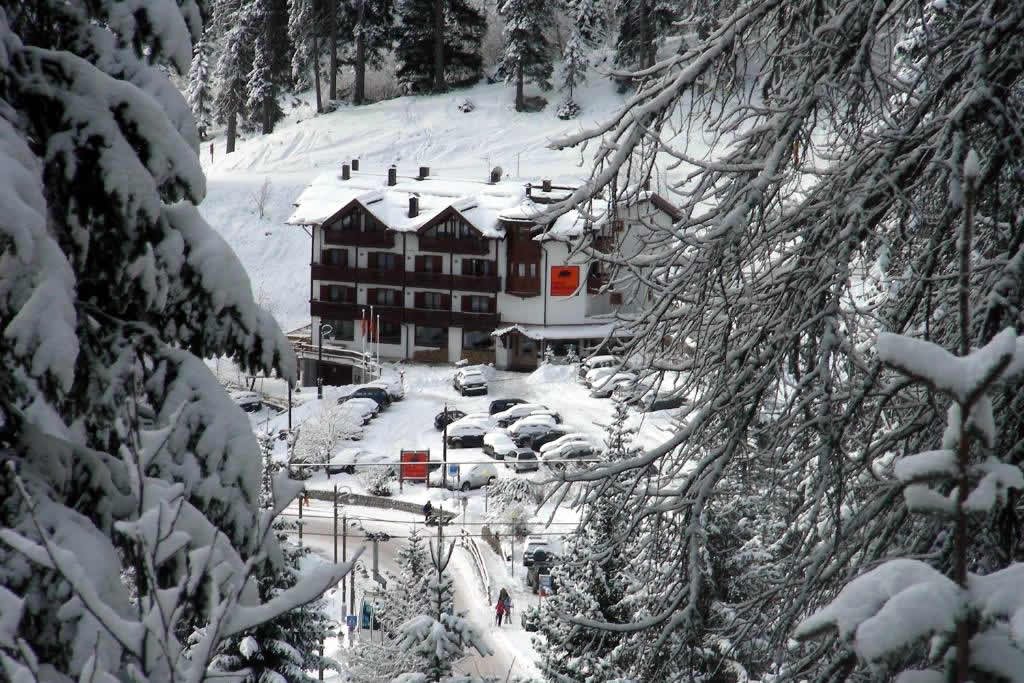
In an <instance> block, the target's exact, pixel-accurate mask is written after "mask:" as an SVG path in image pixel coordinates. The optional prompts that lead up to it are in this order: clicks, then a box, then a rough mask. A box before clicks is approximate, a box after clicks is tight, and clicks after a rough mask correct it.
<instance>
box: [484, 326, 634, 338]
mask: <svg viewBox="0 0 1024 683" xmlns="http://www.w3.org/2000/svg"><path fill="white" fill-rule="evenodd" d="M510 332H518V333H519V334H521V335H523V336H524V337H529V338H530V339H535V340H537V341H545V340H558V339H605V338H607V337H620V336H624V335H622V334H617V333H616V330H615V323H613V322H608V323H590V324H586V325H521V324H515V325H510V326H508V327H502V328H500V329H497V330H495V331H494V332H492V333H491V334H492V335H493V336H495V337H502V336H504V335H506V334H509V333H510Z"/></svg>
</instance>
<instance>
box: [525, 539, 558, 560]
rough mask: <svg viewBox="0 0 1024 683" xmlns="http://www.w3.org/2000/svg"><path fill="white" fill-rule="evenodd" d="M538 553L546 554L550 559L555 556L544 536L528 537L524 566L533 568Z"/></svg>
mask: <svg viewBox="0 0 1024 683" xmlns="http://www.w3.org/2000/svg"><path fill="white" fill-rule="evenodd" d="M537 551H541V552H543V553H545V554H546V555H547V556H548V557H550V556H551V555H553V553H552V548H551V544H550V543H549V542H548V539H546V538H544V537H543V536H527V537H526V549H525V550H523V566H524V567H532V566H533V560H534V555H536V553H537Z"/></svg>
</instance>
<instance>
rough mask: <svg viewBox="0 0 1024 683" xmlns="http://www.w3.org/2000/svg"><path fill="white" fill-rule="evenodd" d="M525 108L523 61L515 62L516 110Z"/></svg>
mask: <svg viewBox="0 0 1024 683" xmlns="http://www.w3.org/2000/svg"><path fill="white" fill-rule="evenodd" d="M525 110H526V98H525V97H523V62H522V60H520V61H519V63H518V64H516V111H525Z"/></svg>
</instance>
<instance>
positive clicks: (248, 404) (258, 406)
mask: <svg viewBox="0 0 1024 683" xmlns="http://www.w3.org/2000/svg"><path fill="white" fill-rule="evenodd" d="M231 400H232V401H234V402H235V404H236V405H237V406H238V407H239V408H241V409H242V410H244V411H245V412H247V413H258V412H260V411H261V410H263V399H262V398H260V395H259V394H257V393H256V392H255V391H232V392H231Z"/></svg>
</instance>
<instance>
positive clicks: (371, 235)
mask: <svg viewBox="0 0 1024 683" xmlns="http://www.w3.org/2000/svg"><path fill="white" fill-rule="evenodd" d="M324 243H325V244H341V245H345V246H353V247H384V248H388V249H390V248H391V247H393V246H395V233H394V232H392V231H390V230H373V231H370V232H358V231H356V230H324Z"/></svg>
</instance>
